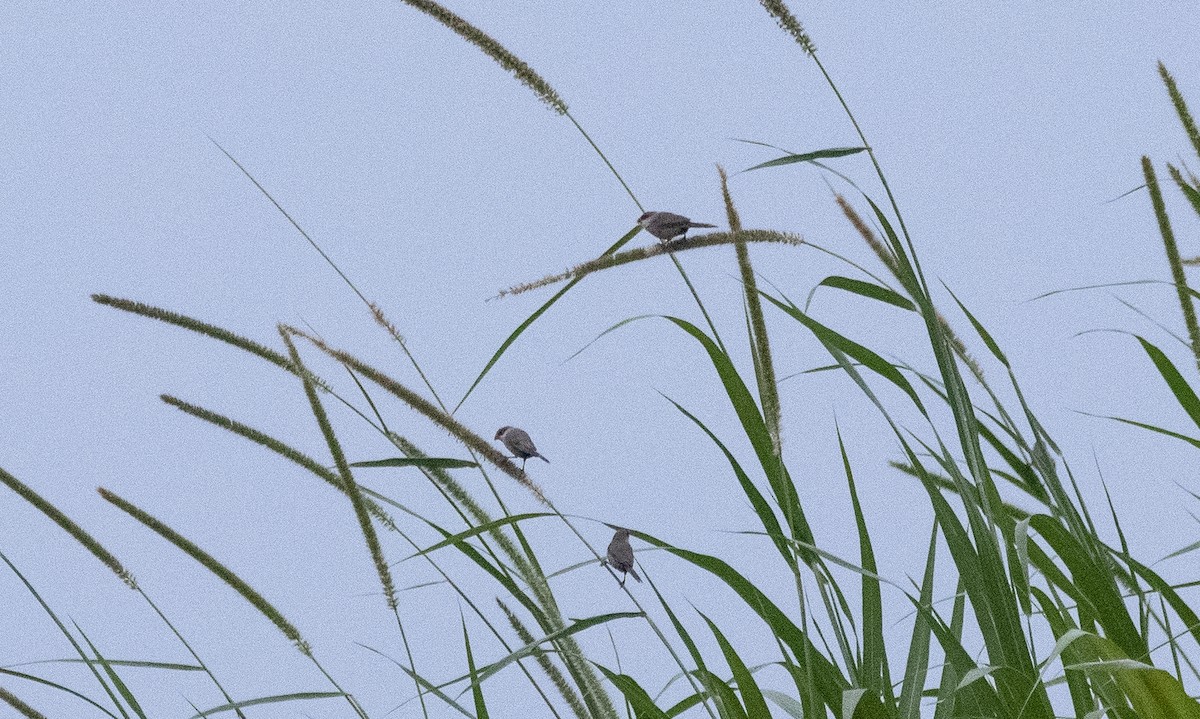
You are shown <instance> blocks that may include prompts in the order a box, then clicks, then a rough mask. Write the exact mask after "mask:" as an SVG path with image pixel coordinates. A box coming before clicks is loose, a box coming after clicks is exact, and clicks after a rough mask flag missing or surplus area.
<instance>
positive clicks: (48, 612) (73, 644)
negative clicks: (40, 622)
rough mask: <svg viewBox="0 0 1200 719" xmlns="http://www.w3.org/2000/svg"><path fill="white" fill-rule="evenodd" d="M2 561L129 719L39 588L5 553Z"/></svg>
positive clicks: (0, 558)
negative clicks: (39, 591)
mask: <svg viewBox="0 0 1200 719" xmlns="http://www.w3.org/2000/svg"><path fill="white" fill-rule="evenodd" d="M0 560H3V561H4V563H5V564H7V565H8V568H9V569H10V570H11V571H12V573H13V574H15V575H16V577H17V579H20V580H21V583H22V584H24V585H25V589H27V590H28V591H29V593H30V594H31V595H33V598H34V599H35V600H37V603H38V604H39V605H41V607H42V611H44V612H45V613H46V616H48V617H50V620H51V621H52V622H54V625H55V626H56V627H58V630H59V631H60V632H62V635H63V636H64V637H66V638H67V641H68V642H70V644H71V648H72V649H74V650H75V653H76V654H78V655H79V658H80V659H82V660H83V661H84V663H85V664H86V665H87V668H88V671H90V672H91V673H92V676H94V677H95V678H96V681H97V682H98V683H99V684H100V687H101V688H102V689H104V693H105V694H107V695H108V698H109V699H110V700H111V701H112V703H113V706H115V707H116V708H117V711H118V712H120V713H121V716H122V717H124V718H125V719H128V718H129V714H128V713H127V712H126V711H125V707H123V706H121V702H119V701H118V700H117V695H116V694H115V693H114V692H113V689H112V687H111V686H109V684H108V682H107V681H105V679H104V676H103V675H102V674H101V673H100V670H99V669H97V668H96V667H95V665H94V664H93V663H92V661H91V657H89V656H88V655H87V652H85V651H84V650H83V647H81V646H79V642H78V641H77V640H76V639H75V635H74V634H71V631H70V630H69V629H67V625H66V624H64V623H63V621H62V620H61V619H59V618H58V615H57V614H55V613H54V610H53V609H51V608H50V605H49V604H47V603H46V600H45V599H43V598H42V595H41V594H39V593H38V591H37V588H36V587H34V586H33V584H32V583H31V582H30V581H29V580H28V579H26V578H25V575H24V574H22V573H21V570H19V569H17V565H15V564H13V563H12V560H10V559H9V558H8V556H7V555H6V554H4V552H0Z"/></svg>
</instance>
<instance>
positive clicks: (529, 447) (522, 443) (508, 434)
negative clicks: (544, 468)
mask: <svg viewBox="0 0 1200 719" xmlns="http://www.w3.org/2000/svg"><path fill="white" fill-rule="evenodd" d="M496 439H498V440H500V441H501V442H503V443H504V447H505V448H506V449H507V450H508V451H509V452H512V453H513V457H515V458H517V459H519V460H521V469H522V470H524V469H525V461H526V460H527V459H529V458H530V457H537V458H538V459H541V460H542V461H543V462H545V463H546V464H550V460H548V459H546V458H545V457H543V456H542V455H541V454H539V453H538V451H537V447H534V446H533V440H532V439H530V438H529V433H528V432H526V431H525V430H523V429H517V428H516V427H501V428H500V429H498V430H496Z"/></svg>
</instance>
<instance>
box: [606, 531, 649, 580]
mask: <svg viewBox="0 0 1200 719" xmlns="http://www.w3.org/2000/svg"><path fill="white" fill-rule="evenodd" d="M605 563H606V564H611V565H612V568H613V569H615V570H617V571H618V572H620V573H621V586H622V587H623V586H625V575H626V574H631V575H633V578H634V579H636V580H638V581H639V582H641V581H642V578H641V577H639V576H638V573H637V570H636V569H634V568H633V547H632V546H630V544H629V530H628V529H618V530H617V533H616V534H614V535H613V538H612V541H611V542H609V543H608V558H607V559H605Z"/></svg>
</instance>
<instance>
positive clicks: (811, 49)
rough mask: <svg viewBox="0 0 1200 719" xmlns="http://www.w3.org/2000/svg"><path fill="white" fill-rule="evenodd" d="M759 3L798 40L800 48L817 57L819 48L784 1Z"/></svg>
mask: <svg viewBox="0 0 1200 719" xmlns="http://www.w3.org/2000/svg"><path fill="white" fill-rule="evenodd" d="M758 1H759V3H760V4H761V5H762V6H763V8H765V9H766V11H767V12H769V13H771V15H773V16H774V17H775V22H777V23H778V24H779V27H781V28H783V29H784V30H785V31H786V32H787V33H788V34H789V35H791V36H792V37H794V38H795V39H796V42H798V43H800V47H802V48H804V52H806V53H808V54H809V56H810V57H815V56H816V54H817V46H816V45H814V44H813V41H812V38H810V37H809V36H808V33H807V32H805V31H804V26H803V25H801V24H800V21H799V20H797V19H796V16H795V15H793V14H792V11H791V10H789V9H788V6H787V5H785V4H784V2H783V0H758Z"/></svg>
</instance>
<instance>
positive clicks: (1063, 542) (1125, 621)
mask: <svg viewBox="0 0 1200 719" xmlns="http://www.w3.org/2000/svg"><path fill="white" fill-rule="evenodd" d="M1029 525H1030V527H1031V528H1032V529H1033V530H1034V531H1036V532H1037V533H1038V534H1039V535H1041V537H1042V538H1043V539H1045V540H1046V542H1047V543H1048V544H1049V545H1050V546H1051V548H1053V549H1054V552H1055V553H1056V554H1058V556H1059V558H1060V559H1062V561H1063V562H1064V563H1065V564H1066V565H1067V567H1068V568H1069V569H1070V570H1071V579H1072V582H1073V583H1074V584H1075V585H1076V586H1078V587H1079V589H1080V590H1081V591H1082V592H1083V594H1084V595H1085V596H1087V597H1088V599H1089V602H1090V604H1091V606H1092V608H1093V609H1094V610H1095V612H1096V617H1095V618H1096V619H1097V620H1098V621H1099V622H1100V625H1101V626H1102V627H1104V632H1105V635H1106V636H1107V637H1108V638H1109V639H1111V640H1112V641H1113V642H1114V643H1115V644H1116V646H1118V647H1120V648H1121V651H1122V652H1123V653H1124V654H1125V655H1126V656H1130V657H1145V656H1148V654H1149V651H1150V650H1149V647H1148V645H1147V643H1146V638H1145V637H1143V636H1142V635H1141V634H1140V633H1139V632H1138V630H1137V627H1136V626H1134V623H1133V620H1132V619H1130V617H1129V611H1128V609H1127V608H1126V607H1125V602H1124V599H1123V598H1122V597H1121V594H1120V592H1118V591H1117V587H1116V583H1115V581H1114V580H1113V568H1112V567H1111V566H1109V565H1108V564H1107V563H1105V565H1103V566H1100V565H1098V564H1097V563H1096V562H1095V561H1094V560H1093V558H1092V557H1091V556H1090V555H1089V554H1088V553H1087V552H1086V551H1085V550H1084V548H1083V546H1082V545H1080V544H1079V542H1078V541H1076V540H1075V538H1074V537H1072V536H1071V535H1070V534H1069V533H1068V532H1067V531H1066V529H1064V528H1063V527H1062V525H1061V524H1059V523H1058V522H1057V521H1056V520H1055V519H1054V518H1053V517H1050V516H1049V515H1045V514H1035V515H1033V516H1032V517H1030V519H1029Z"/></svg>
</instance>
